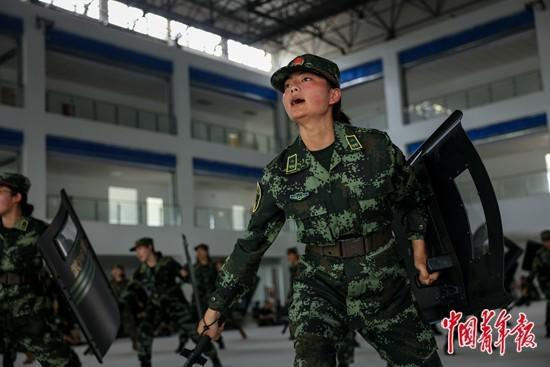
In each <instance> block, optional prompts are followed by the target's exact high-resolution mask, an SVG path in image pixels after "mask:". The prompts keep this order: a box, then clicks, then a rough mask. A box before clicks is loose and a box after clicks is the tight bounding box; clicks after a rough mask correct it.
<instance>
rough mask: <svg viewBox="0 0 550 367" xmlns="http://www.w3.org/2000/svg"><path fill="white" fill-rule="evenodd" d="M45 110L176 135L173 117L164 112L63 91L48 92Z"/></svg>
mask: <svg viewBox="0 0 550 367" xmlns="http://www.w3.org/2000/svg"><path fill="white" fill-rule="evenodd" d="M46 110H47V111H48V112H52V113H57V114H60V115H64V116H74V117H79V118H83V119H88V120H93V121H99V122H104V123H108V124H114V125H121V126H128V127H133V128H136V129H142V130H149V131H156V132H161V133H166V134H176V122H175V118H174V117H173V116H170V115H168V114H166V113H160V112H156V111H148V110H143V109H139V108H135V107H131V106H125V105H122V104H117V103H112V102H107V101H100V100H95V99H92V98H88V97H81V96H76V95H72V94H68V93H64V92H58V91H52V90H49V91H47V94H46Z"/></svg>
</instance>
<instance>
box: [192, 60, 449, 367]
mask: <svg viewBox="0 0 550 367" xmlns="http://www.w3.org/2000/svg"><path fill="white" fill-rule="evenodd" d="M339 77H340V71H339V70H338V66H337V65H336V64H334V63H333V62H331V61H329V60H326V59H324V58H321V57H318V56H315V55H309V54H306V55H302V56H298V57H296V58H295V59H294V60H292V61H291V62H290V63H289V64H288V65H287V66H286V67H283V68H281V69H279V70H278V71H277V72H275V73H274V74H273V76H272V77H271V84H272V85H273V87H274V88H275V89H277V90H279V91H281V92H282V93H283V104H284V107H285V110H286V112H287V114H288V115H289V116H290V118H291V119H292V120H294V121H295V122H296V123H297V124H298V128H299V135H300V136H299V137H298V138H297V139H296V140H295V142H294V143H292V144H291V145H290V146H288V147H287V148H286V149H285V150H284V151H283V152H282V153H281V154H279V155H278V156H277V157H276V158H275V159H274V160H273V161H272V162H270V163H269V164H268V165H267V167H266V168H265V169H264V172H263V176H262V178H261V180H260V182H259V183H258V185H257V192H256V201H255V203H254V207H253V210H252V212H253V214H252V218H251V220H250V223H249V225H248V235H247V237H246V238H244V239H240V240H238V241H237V244H236V245H235V248H234V250H233V253H232V254H231V256H230V257H229V258H228V259H227V260H226V262H225V264H224V266H223V269H222V272H221V274H220V277H219V278H218V279H219V280H218V287H217V290H216V292H214V293H213V294H212V295H211V297H210V300H209V307H210V308H209V309H208V310H207V311H206V313H205V315H204V317H203V320H202V321H201V322H200V323H199V326H198V331H199V333H201V332H203V331H204V329H205V325H206V326H207V328H206V329H207V330H206V331H205V333H206V334H207V335H209V336H210V337H212V338H216V337H218V336H219V333H220V332H221V330H220V329H222V328H221V327H218V325H217V324H216V320H218V318H219V317H220V313H222V314H223V312H224V311H225V310H226V309H227V307H228V306H229V305H230V304H231V302H232V301H233V300H235V299H236V297H238V295H239V294H240V293H241V292H242V291H243V290H244V289H246V288H247V287H248V286H249V283H250V280H251V279H253V276H254V273H255V272H256V271H257V269H258V266H259V263H260V260H261V258H262V255H263V254H264V253H265V251H266V250H267V249H268V248H269V246H270V245H271V243H272V242H273V241H274V240H275V238H276V236H277V234H278V232H279V230H280V229H281V227H282V226H283V224H284V222H285V219H286V218H291V219H293V220H294V221H295V222H296V225H297V228H298V234H297V235H298V240H299V241H300V242H302V243H305V244H306V249H305V256H303V257H302V259H301V263H300V267H299V269H298V273H297V275H296V280H295V283H294V286H293V289H294V294H293V299H292V306H291V309H290V311H289V318H290V324H291V327H292V328H293V331H294V336H295V343H294V347H295V350H296V356H295V361H294V366H300V367H333V366H335V345H337V344H338V342H339V341H341V340H342V339H343V338H344V336H345V335H346V332H347V330H348V329H355V330H357V331H358V332H359V333H360V334H361V335H362V336H363V337H364V338H365V339H366V340H367V341H368V342H369V343H370V344H371V345H372V346H373V347H374V348H376V350H377V351H378V352H379V353H380V355H381V357H382V358H384V359H385V360H386V361H387V362H388V364H389V365H390V366H440V365H441V362H440V360H439V356H438V354H437V346H436V344H435V340H434V337H433V334H432V332H431V330H430V328H429V327H428V326H427V325H425V323H424V322H423V321H422V319H421V317H420V316H419V313H418V309H417V306H416V304H415V303H414V302H413V299H412V294H411V290H410V286H409V283H408V280H407V275H406V272H405V269H404V265H403V264H402V263H401V262H400V261H399V256H398V254H397V251H396V248H395V247H396V246H395V240H394V238H393V234H392V231H391V228H390V225H391V222H392V219H393V214H392V209H394V208H397V209H399V210H400V212H402V213H404V215H403V218H401V219H402V221H403V223H404V225H405V227H406V228H407V232H408V238H409V239H410V240H411V241H412V247H413V252H414V261H415V266H416V268H417V270H418V271H419V281H420V282H421V283H423V284H426V285H428V284H431V283H432V282H433V281H435V280H436V279H437V277H438V274H437V273H434V274H430V273H428V271H427V267H426V257H427V256H426V248H425V243H424V240H423V235H424V232H425V226H426V212H425V210H424V208H423V203H422V199H421V197H420V196H419V188H418V184H417V181H416V180H415V178H414V175H413V172H412V170H411V169H410V167H409V166H408V165H407V164H406V161H405V159H404V156H403V154H402V153H401V151H400V150H399V149H398V148H397V147H396V146H394V145H393V144H392V142H391V141H390V139H389V137H388V136H387V135H386V134H385V133H383V132H381V131H377V130H372V129H362V128H357V127H353V126H351V125H350V124H349V120H348V119H347V117H346V116H345V115H344V114H343V113H342V112H341V110H340V100H341V91H340V88H339Z"/></svg>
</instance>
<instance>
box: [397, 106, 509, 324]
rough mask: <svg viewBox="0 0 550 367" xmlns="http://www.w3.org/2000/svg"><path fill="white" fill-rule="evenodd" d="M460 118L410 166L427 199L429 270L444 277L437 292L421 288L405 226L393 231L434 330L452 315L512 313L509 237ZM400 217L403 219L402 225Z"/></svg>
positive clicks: (458, 114) (435, 287) (445, 127)
mask: <svg viewBox="0 0 550 367" xmlns="http://www.w3.org/2000/svg"><path fill="white" fill-rule="evenodd" d="M461 119H462V112H460V111H455V112H454V113H453V114H452V115H451V116H450V117H449V118H448V119H447V120H445V122H444V123H443V124H442V125H441V126H440V127H439V128H438V129H437V130H436V131H435V132H434V133H433V134H432V135H431V136H430V137H429V138H428V139H427V140H426V141H425V142H424V143H423V144H422V145H421V146H420V148H418V150H417V151H416V152H415V153H414V154H413V155H412V156H411V157H410V158H409V160H408V161H409V164H411V166H412V167H413V169H414V171H415V173H416V175H417V177H418V180H419V181H420V183H421V184H422V186H423V189H424V192H425V194H426V195H425V196H426V199H427V208H428V214H429V221H428V227H427V233H426V244H427V249H428V257H429V260H428V268H429V270H430V271H436V270H437V271H440V278H439V280H438V281H437V282H435V283H434V284H433V285H431V286H422V285H420V284H419V282H418V281H417V279H418V278H417V276H418V275H417V271H416V269H415V268H414V264H413V260H412V254H411V252H412V247H411V243H410V241H408V240H407V236H406V234H405V232H404V228H403V224H402V223H401V222H399V221H398V220H396V221H395V223H394V233H395V235H396V238H397V242H398V247H399V249H400V251H401V254H402V255H403V258H404V259H405V262H406V266H407V270H408V273H409V275H410V278H411V284H412V289H413V292H414V295H415V297H416V300H417V302H418V304H419V306H420V309H421V313H422V315H423V317H424V318H425V319H426V321H428V322H435V321H438V320H441V319H442V318H444V317H448V315H449V312H450V311H451V310H455V311H461V312H463V313H464V314H477V313H479V312H480V311H481V310H483V309H486V308H487V309H495V308H502V307H506V306H507V305H508V304H509V303H510V302H511V300H512V298H511V296H509V295H508V294H507V293H506V292H505V290H504V287H503V270H504V269H503V258H504V236H503V233H502V223H501V218H500V212H499V208H498V203H497V199H496V196H495V193H494V191H493V187H492V185H491V181H490V179H489V176H488V174H487V171H486V170H485V167H484V166H483V163H482V161H481V158H480V157H479V155H478V154H477V152H476V150H475V148H474V146H473V144H472V142H471V141H470V139H469V138H468V136H467V135H466V132H465V131H464V130H463V128H462V126H461V123H460V122H461ZM400 217H401V215H400V214H399V213H397V215H396V218H400Z"/></svg>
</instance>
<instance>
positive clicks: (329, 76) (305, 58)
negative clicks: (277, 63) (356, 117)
mask: <svg viewBox="0 0 550 367" xmlns="http://www.w3.org/2000/svg"><path fill="white" fill-rule="evenodd" d="M297 71H304V72H310V73H314V74H317V75H320V76H322V77H324V78H325V79H326V80H328V82H329V83H330V85H331V86H333V87H334V88H339V87H340V69H338V65H336V64H335V63H333V62H332V61H330V60H327V59H325V58H323V57H320V56H317V55H312V54H304V55H301V56H296V57H295V58H294V59H293V60H292V61H291V62H289V63H288V65H287V66H283V67H282V68H280V69H279V70H277V71H276V72H275V73H273V75H272V76H271V85H272V86H273V88H275V89H277V90H278V91H280V92H281V93H284V91H285V81H286V80H287V79H288V77H289V76H290V74H292V73H294V72H297Z"/></svg>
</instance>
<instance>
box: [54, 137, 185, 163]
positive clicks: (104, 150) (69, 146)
mask: <svg viewBox="0 0 550 367" xmlns="http://www.w3.org/2000/svg"><path fill="white" fill-rule="evenodd" d="M46 145H47V149H48V152H55V153H63V154H69V155H77V156H84V157H91V158H99V159H107V160H112V161H119V162H128V163H138V164H143V165H149V166H157V167H160V168H170V169H173V168H175V167H176V156H175V155H173V154H163V153H154V152H149V151H145V150H139V149H129V148H121V147H117V146H113V145H106V144H100V143H93V142H89V141H84V140H77V139H68V138H62V137H58V136H48V137H47V138H46Z"/></svg>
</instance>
